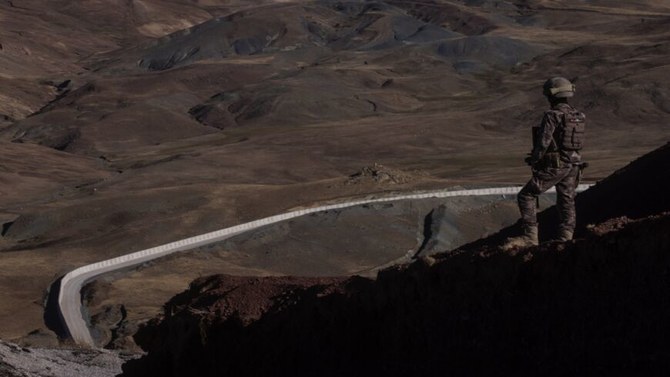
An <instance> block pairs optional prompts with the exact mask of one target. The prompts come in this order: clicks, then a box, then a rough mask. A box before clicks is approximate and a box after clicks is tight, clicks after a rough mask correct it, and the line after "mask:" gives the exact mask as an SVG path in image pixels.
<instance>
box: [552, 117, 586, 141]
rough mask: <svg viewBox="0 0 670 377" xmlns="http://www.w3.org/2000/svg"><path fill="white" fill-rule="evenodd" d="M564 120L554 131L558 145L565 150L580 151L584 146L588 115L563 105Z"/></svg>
mask: <svg viewBox="0 0 670 377" xmlns="http://www.w3.org/2000/svg"><path fill="white" fill-rule="evenodd" d="M559 111H560V112H561V113H562V114H563V117H562V118H563V122H561V126H559V127H557V129H556V131H555V132H554V141H555V142H556V144H557V147H558V148H559V149H561V150H564V151H579V150H581V149H582V147H583V146H584V131H585V129H586V115H584V113H582V112H581V111H578V110H575V109H573V108H568V107H567V106H566V107H561V108H560V109H559Z"/></svg>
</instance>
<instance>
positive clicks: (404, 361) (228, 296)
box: [124, 144, 670, 376]
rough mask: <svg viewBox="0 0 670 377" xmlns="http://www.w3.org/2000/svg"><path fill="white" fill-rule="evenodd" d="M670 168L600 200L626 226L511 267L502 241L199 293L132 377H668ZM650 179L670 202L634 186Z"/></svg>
mask: <svg viewBox="0 0 670 377" xmlns="http://www.w3.org/2000/svg"><path fill="white" fill-rule="evenodd" d="M669 158H670V144H668V145H666V146H665V147H663V148H662V149H660V150H657V151H655V152H654V153H652V154H650V155H648V156H645V157H643V158H641V159H639V160H637V161H635V162H634V163H632V164H631V165H630V166H628V167H626V168H625V169H623V170H621V171H619V172H617V174H615V175H614V176H612V177H610V178H608V179H607V180H605V181H604V182H603V183H602V184H600V185H598V186H597V187H595V189H594V191H593V193H594V195H589V194H590V192H586V193H585V194H584V195H583V196H582V198H588V199H589V200H590V203H588V204H583V205H584V206H586V205H590V206H591V208H595V207H599V206H603V207H604V206H606V207H607V208H608V215H609V216H617V217H614V218H610V219H608V220H606V221H604V222H602V223H600V224H598V225H589V226H587V227H585V229H584V233H583V235H582V237H580V238H578V239H576V240H574V241H571V242H564V243H561V242H549V243H543V244H541V245H540V246H539V247H530V248H526V249H516V250H512V251H511V252H503V251H501V250H502V249H501V248H499V247H498V246H499V244H498V243H497V241H496V239H495V238H492V239H489V240H483V241H482V244H481V245H480V246H479V247H478V248H472V249H471V250H464V249H463V250H452V251H450V252H448V253H443V254H438V255H436V256H435V257H425V258H421V259H419V260H418V261H416V262H414V263H411V264H407V265H401V266H396V267H392V268H389V269H387V270H383V271H381V272H380V273H379V275H378V276H377V278H376V280H369V279H364V278H361V277H351V278H340V279H337V280H335V279H307V278H302V279H301V278H295V277H293V278H291V277H279V278H277V277H272V278H254V277H249V278H241V277H232V276H226V275H215V276H209V277H202V278H199V279H197V280H195V281H194V282H193V283H191V286H190V288H189V289H188V290H187V291H185V292H182V293H180V294H179V295H177V296H175V297H174V298H173V299H172V300H170V301H169V302H168V303H167V304H166V305H165V309H164V312H163V315H162V317H161V318H160V319H157V320H155V321H154V323H152V324H151V325H149V326H147V327H145V328H143V329H142V330H141V331H140V332H139V333H138V335H137V339H138V341H139V343H140V344H141V345H143V346H144V347H145V348H146V349H147V350H148V351H149V353H148V355H147V356H145V357H143V358H141V359H139V360H136V361H130V362H128V363H126V364H125V365H124V371H125V373H124V376H190V375H198V376H220V375H234V376H260V375H268V374H271V375H276V376H313V375H320V376H342V375H353V376H363V375H371V374H373V375H385V376H386V375H388V376H407V375H423V376H444V375H472V374H475V375H496V376H497V375H501V376H502V375H523V376H537V375H549V376H564V375H596V374H597V375H599V374H608V375H610V374H613V375H637V374H644V375H657V374H658V373H660V372H662V371H667V368H668V367H669V366H670V365H669V364H668V362H669V361H668V360H669V359H668V357H667V356H668V352H670V348H669V347H668V344H667V337H668V335H670V326H668V322H667V321H666V318H667V316H668V315H669V314H670V306H669V305H668V300H667V297H668V294H670V291H669V290H668V289H669V287H670V285H669V284H668V283H669V281H668V271H669V269H670V212H667V211H668V209H670V208H669V206H668V205H669V202H668V200H667V199H665V198H662V196H663V195H665V193H667V192H668V190H669V189H670V180H668V177H669V176H670V171H669V170H668V161H669ZM648 168H653V169H654V170H656V171H658V172H660V174H661V175H660V177H661V178H662V179H661V180H659V181H658V188H659V190H658V191H650V192H649V193H648V195H646V196H645V197H644V198H641V197H638V196H636V195H635V191H634V190H631V189H626V188H625V185H621V182H631V181H635V180H636V179H638V178H640V177H641V176H646V174H647V172H648V171H647V169H648ZM595 194H598V195H597V196H595ZM582 203H584V201H582ZM655 203H658V204H659V207H658V209H657V210H658V211H659V212H658V213H657V214H653V213H654V211H653V210H652V208H654V207H651V206H650V205H652V204H655ZM650 211H651V213H649V212H650ZM663 211H666V212H663ZM626 216H633V217H638V219H636V220H632V219H629V218H628V217H626Z"/></svg>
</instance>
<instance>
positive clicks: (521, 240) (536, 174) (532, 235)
mask: <svg viewBox="0 0 670 377" xmlns="http://www.w3.org/2000/svg"><path fill="white" fill-rule="evenodd" d="M563 175H564V172H562V171H560V170H559V169H551V168H549V169H543V170H534V171H533V177H532V178H531V179H530V181H528V183H526V185H525V186H523V188H522V189H521V191H520V192H519V195H517V202H518V203H519V212H521V227H522V230H523V235H522V236H520V237H512V238H509V239H507V240H506V242H505V244H504V245H503V249H512V248H515V247H525V246H531V245H537V244H538V243H539V239H538V229H537V207H536V203H537V197H538V196H539V195H540V194H542V193H543V192H545V191H547V190H549V189H550V188H551V187H552V186H553V185H555V184H556V182H557V181H559V180H560V179H561V178H562V177H563Z"/></svg>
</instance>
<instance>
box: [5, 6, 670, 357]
mask: <svg viewBox="0 0 670 377" xmlns="http://www.w3.org/2000/svg"><path fill="white" fill-rule="evenodd" d="M668 25H670V6H669V5H667V4H664V3H663V2H658V1H651V0H649V1H642V0H640V1H578V0H565V1H552V0H524V1H517V0H509V1H502V0H500V1H499V0H496V1H493V0H491V1H489V0H477V1H457V0H434V1H420V2H416V1H395V0H394V1H391V0H389V1H335V0H315V1H241V0H234V1H230V0H199V1H191V0H133V1H117V0H95V1H76V0H49V1H46V0H26V1H18V0H12V1H3V2H0V194H1V195H0V225H2V232H1V233H2V237H0V265H2V266H3V269H2V272H0V287H1V288H2V289H0V338H3V339H21V340H22V341H25V342H27V343H31V342H40V343H46V344H54V345H55V344H58V342H59V340H58V339H56V336H55V335H54V333H53V332H52V331H51V330H50V329H49V328H48V327H47V326H46V325H45V323H44V318H43V317H44V305H45V302H46V297H47V292H46V290H47V289H48V287H50V286H51V284H52V283H53V282H54V281H56V280H57V279H58V278H59V277H60V276H62V275H63V274H65V273H66V272H68V271H70V270H72V269H73V268H76V267H78V266H82V265H85V264H88V263H91V262H95V261H99V260H103V259H107V258H110V257H115V256H119V255H122V254H126V253H129V252H133V251H137V250H141V249H144V248H147V247H152V246H156V245H160V244H164V243H167V242H171V241H175V240H177V239H180V238H183V237H188V236H193V235H196V234H200V233H205V232H209V231H213V230H216V229H220V228H223V227H227V226H231V225H235V224H239V223H241V222H245V221H249V220H253V219H257V218H260V217H264V216H269V215H273V214H277V213H281V212H283V211H286V210H288V209H291V208H295V207H298V206H305V205H311V204H313V203H319V202H326V201H337V200H341V199H342V198H350V197H361V196H364V195H370V194H379V193H388V192H391V191H409V190H416V189H429V188H445V187H453V186H457V185H487V184H503V183H505V184H508V183H522V182H523V181H524V180H525V179H527V177H528V170H527V167H526V166H524V164H523V157H524V156H525V154H526V153H527V152H528V148H529V143H530V136H529V129H530V127H531V126H532V125H534V124H536V123H537V122H538V121H539V120H540V117H541V114H542V111H543V110H544V108H545V107H546V103H545V100H544V98H543V97H542V96H541V90H540V87H541V85H542V83H543V82H544V80H546V79H547V78H548V77H549V76H554V75H563V76H566V77H568V78H569V79H571V80H573V81H574V82H575V83H576V85H577V94H576V96H575V97H574V101H573V102H574V104H575V105H576V106H577V107H579V108H581V109H583V110H584V111H585V112H586V113H587V116H588V119H589V126H588V127H589V129H588V145H587V148H586V150H585V151H584V156H585V159H586V160H588V161H589V162H590V163H591V167H590V168H589V170H588V171H587V176H586V179H587V180H589V181H596V180H599V179H602V178H604V177H606V176H608V175H609V174H610V173H612V172H613V171H615V170H616V169H618V168H620V167H622V166H625V165H626V164H627V163H628V162H630V161H631V160H633V159H634V158H636V157H638V156H641V155H643V154H644V153H647V152H649V151H651V150H653V149H655V148H658V147H659V146H661V145H663V144H664V143H665V142H667V141H668V140H669V139H670V128H668V123H669V120H670V75H668V69H667V62H668V56H670V42H669V41H670V38H669V37H670V28H668ZM375 164H379V165H382V166H385V167H388V168H389V169H392V170H393V171H396V172H399V174H400V175H402V176H403V177H408V179H403V180H401V181H394V180H386V181H376V180H360V181H356V180H352V176H355V175H356V173H357V172H360V171H361V170H364V169H366V168H369V167H373V166H376V165H375ZM496 222H497V219H493V220H491V223H496ZM373 233H374V232H373ZM378 233H379V234H370V235H368V236H369V237H370V238H374V237H379V238H383V237H384V234H383V232H378ZM315 234H318V233H316V232H315ZM312 241H314V243H315V244H317V245H318V244H319V243H320V242H325V239H320V238H319V237H318V236H316V237H315V238H314V239H313V240H312ZM352 242H355V240H354V241H352ZM224 251H227V250H224ZM232 251H235V250H232ZM359 252H360V253H372V252H373V250H372V249H368V250H366V249H365V248H363V247H362V248H361V249H360V250H359ZM227 255H230V254H229V253H226V252H221V253H217V254H215V255H214V254H213V255H211V258H212V259H213V260H216V263H203V262H202V260H203V257H202V253H200V254H198V255H196V256H195V257H194V258H195V259H197V258H199V261H196V260H195V259H193V260H189V254H187V253H186V254H183V255H181V256H180V258H182V259H180V261H181V262H180V263H182V264H175V265H173V267H174V266H176V267H174V268H173V267H170V268H161V266H162V265H161V263H162V262H160V261H159V262H155V263H154V264H152V265H151V266H145V267H149V268H144V269H143V270H142V271H139V272H137V271H136V274H135V275H134V276H133V277H134V279H133V280H132V281H131V280H123V279H122V278H123V276H114V277H110V279H111V280H113V281H112V282H111V283H110V284H111V287H110V288H109V289H108V290H106V291H105V292H107V293H104V292H103V291H102V290H101V291H100V295H99V296H98V297H95V298H94V301H95V300H97V302H103V301H104V302H106V303H108V304H109V305H111V306H114V305H116V306H117V307H118V306H119V305H124V304H126V303H127V301H129V300H128V299H127V297H126V295H127V294H129V293H132V292H135V291H140V292H144V291H145V290H146V291H148V292H151V296H152V297H151V298H150V299H149V298H147V303H146V304H144V305H136V304H132V305H131V304H128V305H125V306H124V307H125V310H126V312H127V314H128V316H129V317H132V318H136V319H137V320H138V321H145V320H148V319H149V318H151V317H153V316H154V315H156V314H157V313H158V312H159V311H160V310H161V307H160V305H161V304H162V303H163V302H164V301H165V300H166V299H168V298H169V297H171V296H173V295H174V294H176V293H177V292H179V291H182V290H183V289H185V288H186V287H187V286H188V283H189V282H190V281H192V280H193V279H194V278H196V277H198V276H204V275H209V274H213V273H228V274H233V275H253V276H259V275H276V274H278V272H277V271H270V270H268V269H264V268H263V266H250V265H245V264H242V263H238V262H237V261H236V260H230V259H227V258H226V256H227ZM173 262H174V260H173ZM327 262H328V263H331V264H332V263H338V262H339V263H341V265H343V266H344V265H346V266H348V269H347V271H356V266H355V265H354V264H355V263H354V262H355V259H353V258H349V259H346V260H341V261H333V260H328V261H327ZM166 263H169V261H167V262H166ZM320 263H321V260H315V261H314V263H313V264H311V265H310V266H316V267H314V268H312V267H310V268H305V269H303V270H301V271H298V272H300V273H301V274H302V275H303V276H318V275H319V274H318V273H317V272H318V271H322V270H319V268H322V267H323V263H321V264H320ZM324 263H325V262H324ZM195 264H197V265H198V267H197V268H188V266H193V265H195ZM184 266H186V267H184ZM221 266H224V267H221ZM114 284H116V286H114ZM92 314H93V315H96V314H99V313H92ZM29 333H32V334H33V335H31V336H27V334H29ZM35 334H37V335H35Z"/></svg>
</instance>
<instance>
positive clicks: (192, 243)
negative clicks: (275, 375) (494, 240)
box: [58, 185, 590, 347]
mask: <svg viewBox="0 0 670 377" xmlns="http://www.w3.org/2000/svg"><path fill="white" fill-rule="evenodd" d="M588 187H590V185H579V188H578V191H584V190H586V189H587V188H588ZM520 189H521V187H494V188H483V189H474V190H440V191H429V192H421V193H413V194H404V195H396V196H388V197H381V198H372V199H364V200H357V201H351V202H345V203H339V204H333V205H327V206H320V207H314V208H306V209H301V210H297V211H292V212H287V213H284V214H280V215H275V216H270V217H266V218H263V219H260V220H255V221H251V222H248V223H244V224H240V225H236V226H233V227H230V228H225V229H221V230H217V231H215V232H211V233H205V234H201V235H199V236H195V237H190V238H185V239H182V240H179V241H175V242H171V243H168V244H165V245H161V246H157V247H152V248H150V249H146V250H141V251H138V252H135V253H130V254H126V255H122V256H120V257H116V258H112V259H108V260H104V261H101V262H96V263H92V264H89V265H86V266H82V267H79V268H77V269H75V270H72V271H70V272H69V273H67V274H66V275H65V276H64V277H63V279H62V280H61V287H60V292H59V295H58V306H59V313H60V315H61V319H62V321H63V324H64V327H65V328H66V329H67V331H68V332H69V334H70V336H71V337H72V339H73V340H74V341H75V342H76V343H77V344H79V345H86V346H90V347H95V342H94V341H93V337H92V336H91V333H90V331H89V328H88V325H87V323H86V315H85V314H84V313H83V311H82V306H81V293H80V292H81V288H82V286H83V285H84V284H86V283H88V282H90V281H92V280H95V279H96V278H98V277H99V276H100V275H103V274H106V273H109V272H112V271H117V270H120V269H123V268H128V267H132V266H136V265H139V264H142V263H144V262H147V261H150V260H153V259H156V258H160V257H163V256H166V255H168V254H171V253H174V252H177V251H183V250H188V249H194V248H197V247H200V246H204V245H207V244H211V243H215V242H219V241H222V240H225V239H227V238H230V237H232V236H235V235H238V234H240V233H243V232H246V231H249V230H254V229H257V228H260V227H262V226H266V225H269V224H274V223H277V222H280V221H285V220H288V219H292V218H295V217H299V216H304V215H307V214H310V213H315V212H322V211H329V210H334V209H341V208H347V207H354V206H358V205H362V204H370V203H380V202H390V201H397V200H407V199H427V198H448V197H458V196H485V195H506V194H507V195H511V194H516V193H518V192H519V190H520ZM552 190H553V189H552Z"/></svg>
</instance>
